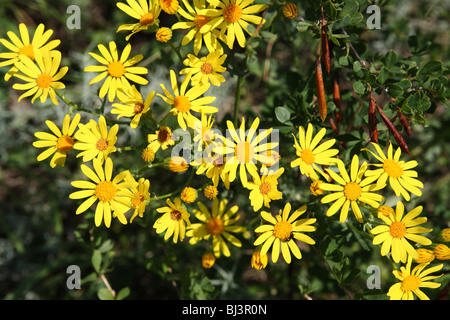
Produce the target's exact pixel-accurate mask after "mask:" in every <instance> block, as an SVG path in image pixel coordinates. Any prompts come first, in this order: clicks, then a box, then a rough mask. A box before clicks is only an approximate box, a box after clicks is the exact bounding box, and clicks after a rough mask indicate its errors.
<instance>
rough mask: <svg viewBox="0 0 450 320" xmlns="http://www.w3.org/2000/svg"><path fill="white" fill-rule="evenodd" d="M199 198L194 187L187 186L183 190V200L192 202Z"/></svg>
mask: <svg viewBox="0 0 450 320" xmlns="http://www.w3.org/2000/svg"><path fill="white" fill-rule="evenodd" d="M195 199H197V191H196V190H195V189H194V188H191V187H186V188H184V189H183V190H182V191H181V200H183V201H184V202H186V203H192V202H194V201H195Z"/></svg>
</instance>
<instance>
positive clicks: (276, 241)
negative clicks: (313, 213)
mask: <svg viewBox="0 0 450 320" xmlns="http://www.w3.org/2000/svg"><path fill="white" fill-rule="evenodd" d="M290 212H291V204H290V203H286V205H285V206H284V208H283V210H280V211H279V214H278V215H277V216H276V217H274V216H272V215H271V214H270V213H268V212H266V211H262V212H261V217H262V218H263V219H264V220H266V221H267V222H269V223H270V224H264V225H261V226H259V227H257V228H256V229H255V232H257V233H262V234H261V235H260V236H259V237H258V238H257V239H256V241H255V242H254V243H253V245H255V246H259V245H261V244H262V247H261V253H260V254H261V255H265V254H266V253H267V252H268V251H269V249H270V247H271V246H272V261H273V262H274V263H275V262H277V261H278V257H279V255H280V249H281V253H282V255H283V258H284V260H285V261H286V262H287V263H291V252H292V254H293V255H294V257H296V258H297V259H301V258H302V254H301V252H300V249H299V248H298V245H297V243H296V242H295V240H300V241H303V242H305V243H308V244H310V245H313V244H315V243H316V242H315V241H314V240H313V239H312V238H311V237H310V236H308V235H306V234H303V232H312V231H315V230H316V227H314V226H312V224H313V223H315V222H316V219H315V218H305V219H300V220H297V218H298V217H300V216H301V215H302V214H303V213H305V212H306V206H302V207H300V208H299V209H297V210H295V211H294V212H293V213H292V215H290Z"/></svg>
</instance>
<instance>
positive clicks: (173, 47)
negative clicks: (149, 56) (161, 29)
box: [167, 41, 184, 64]
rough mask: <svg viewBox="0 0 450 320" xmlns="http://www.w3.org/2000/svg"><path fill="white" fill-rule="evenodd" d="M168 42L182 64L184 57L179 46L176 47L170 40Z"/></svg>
mask: <svg viewBox="0 0 450 320" xmlns="http://www.w3.org/2000/svg"><path fill="white" fill-rule="evenodd" d="M167 43H168V44H169V46H170V47H171V48H172V49H173V50H174V51H175V53H176V54H177V56H178V59H179V60H180V62H181V64H183V61H184V59H183V57H182V56H181V53H180V50H179V49H178V48H175V46H174V45H173V43H172V42H170V41H168V42H167Z"/></svg>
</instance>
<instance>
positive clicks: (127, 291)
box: [116, 287, 130, 300]
mask: <svg viewBox="0 0 450 320" xmlns="http://www.w3.org/2000/svg"><path fill="white" fill-rule="evenodd" d="M129 295H130V288H128V287H125V288H122V289H121V290H120V291H119V292H118V293H117V296H116V300H123V299H125V298H126V297H128V296H129Z"/></svg>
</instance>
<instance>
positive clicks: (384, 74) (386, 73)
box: [378, 67, 389, 84]
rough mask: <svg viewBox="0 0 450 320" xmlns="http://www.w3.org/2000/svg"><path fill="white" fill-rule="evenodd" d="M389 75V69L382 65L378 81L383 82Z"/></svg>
mask: <svg viewBox="0 0 450 320" xmlns="http://www.w3.org/2000/svg"><path fill="white" fill-rule="evenodd" d="M388 77H389V70H388V69H386V68H385V67H382V68H381V70H380V73H379V74H378V83H379V84H383V83H385V82H386V80H387V79H388Z"/></svg>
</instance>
